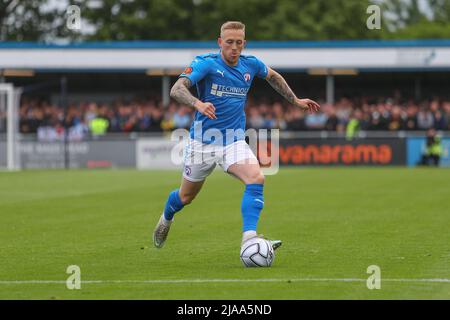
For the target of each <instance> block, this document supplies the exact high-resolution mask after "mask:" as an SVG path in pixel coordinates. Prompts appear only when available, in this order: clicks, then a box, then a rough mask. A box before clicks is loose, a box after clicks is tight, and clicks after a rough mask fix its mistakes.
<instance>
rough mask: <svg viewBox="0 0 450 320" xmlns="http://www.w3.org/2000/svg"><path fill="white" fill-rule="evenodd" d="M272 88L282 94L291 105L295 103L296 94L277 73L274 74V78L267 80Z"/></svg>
mask: <svg viewBox="0 0 450 320" xmlns="http://www.w3.org/2000/svg"><path fill="white" fill-rule="evenodd" d="M267 82H269V83H270V85H271V86H272V88H274V89H275V90H276V91H277V92H278V93H279V94H281V95H282V96H283V97H284V98H286V100H287V101H289V102H290V103H294V102H295V98H296V96H295V93H294V92H293V91H292V90H291V88H289V85H288V84H287V82H286V80H284V78H283V77H282V76H281V75H280V74H279V73H277V72H274V73H273V74H272V76H270V77H269V78H268V79H267Z"/></svg>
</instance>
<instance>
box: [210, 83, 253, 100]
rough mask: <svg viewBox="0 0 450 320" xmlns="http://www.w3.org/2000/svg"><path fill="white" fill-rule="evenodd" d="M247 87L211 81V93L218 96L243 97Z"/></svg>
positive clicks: (245, 94)
mask: <svg viewBox="0 0 450 320" xmlns="http://www.w3.org/2000/svg"><path fill="white" fill-rule="evenodd" d="M248 89H249V88H242V87H231V86H224V85H221V84H217V83H213V84H212V86H211V94H212V95H215V96H218V97H236V98H245V97H246V96H247V92H248Z"/></svg>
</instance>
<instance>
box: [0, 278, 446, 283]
mask: <svg viewBox="0 0 450 320" xmlns="http://www.w3.org/2000/svg"><path fill="white" fill-rule="evenodd" d="M366 281H367V279H358V278H293V279H167V280H162V279H159V280H81V283H82V284H83V283H84V284H120V283H123V284H177V283H239V282H243V283H245V282H366ZM381 282H410V283H411V282H416V283H420V282H422V283H450V279H439V278H437V279H381ZM65 283H66V281H64V280H0V285H2V284H3V285H8V284H10V285H13V284H65Z"/></svg>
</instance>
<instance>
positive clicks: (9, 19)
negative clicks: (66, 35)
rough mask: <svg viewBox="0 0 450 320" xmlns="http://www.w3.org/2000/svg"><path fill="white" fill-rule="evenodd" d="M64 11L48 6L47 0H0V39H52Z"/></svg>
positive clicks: (60, 22) (62, 18)
mask: <svg viewBox="0 0 450 320" xmlns="http://www.w3.org/2000/svg"><path fill="white" fill-rule="evenodd" d="M63 22H64V13H62V12H61V11H58V9H56V8H51V7H49V6H48V0H32V1H18V0H0V41H27V40H28V41H36V40H47V39H53V38H55V37H56V36H57V30H58V26H59V25H61V24H62V23H63Z"/></svg>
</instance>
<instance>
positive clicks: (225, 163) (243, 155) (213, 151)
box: [183, 139, 259, 182]
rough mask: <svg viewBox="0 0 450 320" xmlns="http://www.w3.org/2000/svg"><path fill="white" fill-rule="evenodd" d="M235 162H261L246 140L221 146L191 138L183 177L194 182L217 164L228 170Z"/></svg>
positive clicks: (185, 158)
mask: <svg viewBox="0 0 450 320" xmlns="http://www.w3.org/2000/svg"><path fill="white" fill-rule="evenodd" d="M235 163H240V164H245V163H251V164H257V163H259V162H258V159H257V158H256V156H255V154H254V153H253V151H252V149H250V147H249V145H248V144H247V143H246V142H245V141H244V140H239V141H236V142H234V143H232V144H229V145H227V146H221V145H212V144H204V143H201V142H199V141H196V140H193V139H189V142H188V144H187V145H186V147H185V149H184V166H183V177H184V178H185V179H186V180H189V181H192V182H199V181H203V180H205V179H206V177H207V176H209V175H210V174H211V172H212V171H213V170H214V168H215V167H216V165H217V164H218V165H219V166H221V167H222V169H223V171H225V172H228V168H229V167H230V166H231V165H232V164H235Z"/></svg>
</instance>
